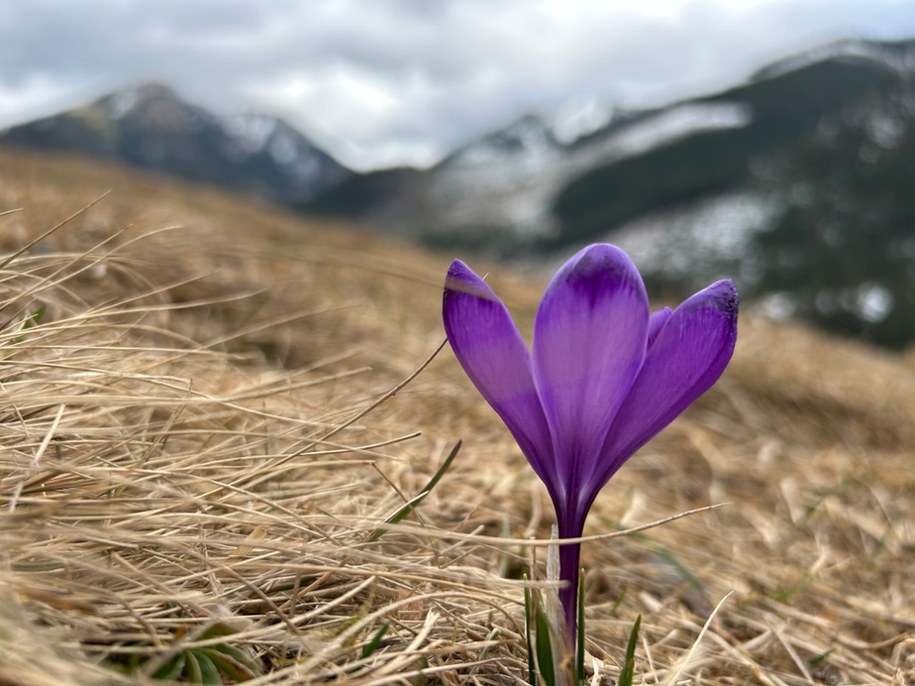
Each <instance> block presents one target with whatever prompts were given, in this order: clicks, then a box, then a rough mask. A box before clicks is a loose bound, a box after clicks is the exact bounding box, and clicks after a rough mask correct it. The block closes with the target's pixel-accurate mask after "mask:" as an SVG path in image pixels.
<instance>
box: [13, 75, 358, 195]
mask: <svg viewBox="0 0 915 686" xmlns="http://www.w3.org/2000/svg"><path fill="white" fill-rule="evenodd" d="M0 142H2V143H5V144H11V145H19V146H26V147H33V148H41V149H50V150H70V151H82V152H85V153H88V154H90V155H93V156H96V157H102V158H105V159H109V160H113V161H117V162H122V163H125V164H129V165H131V166H135V167H138V168H141V169H145V170H149V171H155V172H158V173H161V174H165V175H169V176H176V177H179V178H184V179H189V180H192V181H203V182H208V183H212V184H215V185H219V186H223V187H227V188H232V189H235V190H241V191H245V192H249V193H254V194H256V195H259V196H261V197H264V198H267V199H269V200H272V201H274V202H278V203H281V204H285V205H296V204H299V203H303V202H306V201H308V200H310V199H311V198H313V197H314V196H315V195H317V194H319V193H321V192H323V191H325V190H327V189H329V188H330V187H332V186H334V185H335V184H337V183H339V182H340V181H342V180H343V179H345V178H347V177H348V176H349V175H350V174H351V172H349V170H347V169H346V168H344V167H343V166H342V165H340V164H339V163H337V162H336V161H335V160H334V159H333V158H331V157H330V156H329V155H327V154H326V153H324V152H323V151H321V150H320V149H318V148H317V147H316V146H315V145H314V144H312V143H311V142H310V141H309V140H308V139H307V138H306V137H305V136H303V135H302V134H301V133H299V132H298V131H296V130H295V129H293V128H292V127H291V126H289V125H288V124H286V123H285V122H283V121H282V120H280V119H277V118H275V117H269V116H266V115H260V114H249V115H239V116H234V117H227V118H221V117H217V116H216V115H214V114H211V113H210V112H207V111H206V110H204V109H202V108H200V107H197V106H195V105H191V104H189V103H187V102H185V101H184V100H182V99H181V98H180V97H179V96H178V95H177V94H176V93H175V92H174V91H173V90H172V89H170V88H169V87H167V86H164V85H160V84H142V85H138V86H131V87H128V88H124V89H122V90H118V91H116V92H114V93H111V94H109V95H106V96H104V97H102V98H100V99H98V100H96V101H95V102H92V103H90V104H88V105H85V106H83V107H80V108H77V109H74V110H70V111H67V112H62V113H60V114H57V115H54V116H51V117H47V118H44V119H40V120H37V121H33V122H29V123H27V124H23V125H20V126H15V127H12V128H10V129H8V130H7V131H5V132H3V133H2V134H0Z"/></svg>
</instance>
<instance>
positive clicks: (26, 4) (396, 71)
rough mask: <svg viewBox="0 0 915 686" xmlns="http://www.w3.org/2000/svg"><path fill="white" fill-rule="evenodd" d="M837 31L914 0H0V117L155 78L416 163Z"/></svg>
mask: <svg viewBox="0 0 915 686" xmlns="http://www.w3.org/2000/svg"><path fill="white" fill-rule="evenodd" d="M848 37H867V38H876V39H896V38H910V37H912V38H915V9H913V6H912V3H911V0H593V1H590V2H589V1H585V0H580V1H576V0H567V1H565V2H563V1H561V0H556V1H555V2H550V1H547V0H264V1H260V0H209V1H205V0H198V1H194V0H156V1H155V2H150V1H147V0H91V1H90V0H86V1H85V2H82V1H80V2H76V1H74V0H9V1H4V2H2V3H0V126H7V125H9V124H11V123H16V122H20V121H25V120H28V119H32V118H35V117H37V116H41V115H45V114H49V113H51V112H54V111H57V110H60V109H65V108H67V107H71V106H73V105H76V104H79V103H82V102H86V101H88V100H91V99H93V98H95V97H96V96H98V95H101V94H103V93H105V92H107V91H110V90H113V89H115V88H118V87H120V86H123V85H124V84H127V83H135V82H140V81H150V80H152V81H159V82H164V83H168V84H171V85H172V86H174V87H175V88H176V89H177V90H178V91H179V93H181V94H182V95H183V96H184V97H185V98H186V99H187V100H189V101H191V102H193V103H195V104H199V105H202V106H204V107H207V108H210V109H213V110H214V111H217V112H222V113H232V112H239V111H246V110H257V111H265V112H269V113H271V114H276V115H279V116H282V117H283V118H285V119H287V120H288V121H289V122H290V123H292V124H293V125H294V126H296V127H298V128H299V129H301V130H302V132H303V133H305V134H306V135H307V136H309V137H310V138H311V139H312V140H314V141H315V142H316V143H317V144H318V145H319V146H321V147H323V148H324V149H326V150H327V151H328V152H330V153H331V154H333V155H334V156H335V157H337V158H338V159H340V160H341V161H342V162H343V163H345V164H347V165H349V166H351V167H353V168H356V169H369V168H376V167H379V166H391V165H395V164H416V165H428V164H431V163H433V162H434V161H436V160H437V159H439V158H440V157H441V156H442V155H444V154H445V153H447V152H449V151H450V150H452V149H453V148H454V147H456V146H457V145H459V144H461V143H464V142H467V141H469V140H472V139H473V138H474V137H476V136H478V135H480V134H482V133H485V132H487V131H489V130H492V129H494V128H498V127H500V126H502V125H504V124H506V123H508V122H509V121H511V120H512V119H514V118H516V117H518V116H520V115H522V114H524V113H526V112H531V111H533V112H541V113H552V112H555V111H569V110H578V111H582V112H588V108H589V107H591V106H593V105H596V106H597V107H596V108H593V110H592V115H593V116H597V117H598V118H599V116H600V113H601V112H606V111H607V110H608V109H609V108H610V107H612V106H614V105H615V106H621V107H642V106H649V105H660V104H664V103H666V102H669V101H671V100H674V99H677V98H681V97H685V96H690V95H695V94H698V93H701V92H706V91H710V90H714V89H717V88H721V87H724V86H727V85H730V84H733V83H736V82H738V81H740V80H742V79H744V78H746V77H747V76H748V75H749V74H750V73H752V72H753V71H754V70H755V69H756V68H758V67H760V66H763V65H764V64H765V63H766V62H768V61H771V60H773V59H776V58H779V57H782V56H784V55H786V54H790V53H792V52H795V51H799V50H802V49H804V48H807V47H811V46H814V45H818V44H821V43H824V42H826V41H830V40H833V39H837V38H848Z"/></svg>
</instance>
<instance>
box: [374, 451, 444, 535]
mask: <svg viewBox="0 0 915 686" xmlns="http://www.w3.org/2000/svg"><path fill="white" fill-rule="evenodd" d="M460 450H461V441H458V442H457V443H455V444H454V447H453V448H452V449H451V452H450V453H448V457H446V458H445V461H444V462H443V463H442V466H441V467H439V468H438V470H436V472H435V474H433V475H432V478H431V479H429V483H427V484H426V486H425V488H423V490H422V491H420V492H419V495H417V496H416V497H414V498H412V499H411V500H410V501H409V502H407V503H404V504H403V505H402V506H401V507H400V508H398V510H397V511H396V512H395V513H394V514H392V515H391V516H390V517H388V518H387V519H386V520H384V524H382V525H381V526H380V527H378V528H377V529H375V530H374V531H373V532H372V535H371V536H369V542H370V543H374V542H375V541H377V540H378V539H379V538H381V537H382V536H384V534H385V532H387V530H388V529H389V528H390V527H391V526H392V525H393V524H397V523H398V522H401V521H403V519H404V518H405V517H406V516H407V515H408V514H410V513H411V512H413V510H414V509H415V508H416V506H417V505H419V504H420V503H421V502H422V501H423V500H425V499H426V496H427V495H429V494H430V493H431V492H432V489H433V488H435V486H436V484H438V482H439V481H441V479H442V477H443V476H445V472H447V471H448V468H449V467H450V466H451V463H452V462H454V458H455V457H457V454H458V452H459V451H460Z"/></svg>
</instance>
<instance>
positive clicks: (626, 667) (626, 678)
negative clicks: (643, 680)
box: [617, 615, 642, 686]
mask: <svg viewBox="0 0 915 686" xmlns="http://www.w3.org/2000/svg"><path fill="white" fill-rule="evenodd" d="M640 626H642V615H638V616H637V617H636V618H635V623H634V624H633V625H632V631H630V632H629V644H628V645H627V646H626V661H625V663H624V664H623V669H622V671H620V678H619V681H618V682H617V686H632V679H633V677H634V675H635V646H636V642H637V641H638V640H639V627H640Z"/></svg>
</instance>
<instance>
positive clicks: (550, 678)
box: [534, 603, 556, 686]
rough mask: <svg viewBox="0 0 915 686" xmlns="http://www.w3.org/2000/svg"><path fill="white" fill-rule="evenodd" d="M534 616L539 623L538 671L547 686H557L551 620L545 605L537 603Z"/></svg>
mask: <svg viewBox="0 0 915 686" xmlns="http://www.w3.org/2000/svg"><path fill="white" fill-rule="evenodd" d="M534 614H535V617H536V621H537V671H538V672H539V674H540V677H541V678H542V679H543V681H544V683H545V684H546V686H556V671H555V669H554V666H553V640H552V637H551V636H550V620H549V618H548V617H547V616H546V611H545V610H544V609H543V603H535V607H534Z"/></svg>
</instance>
